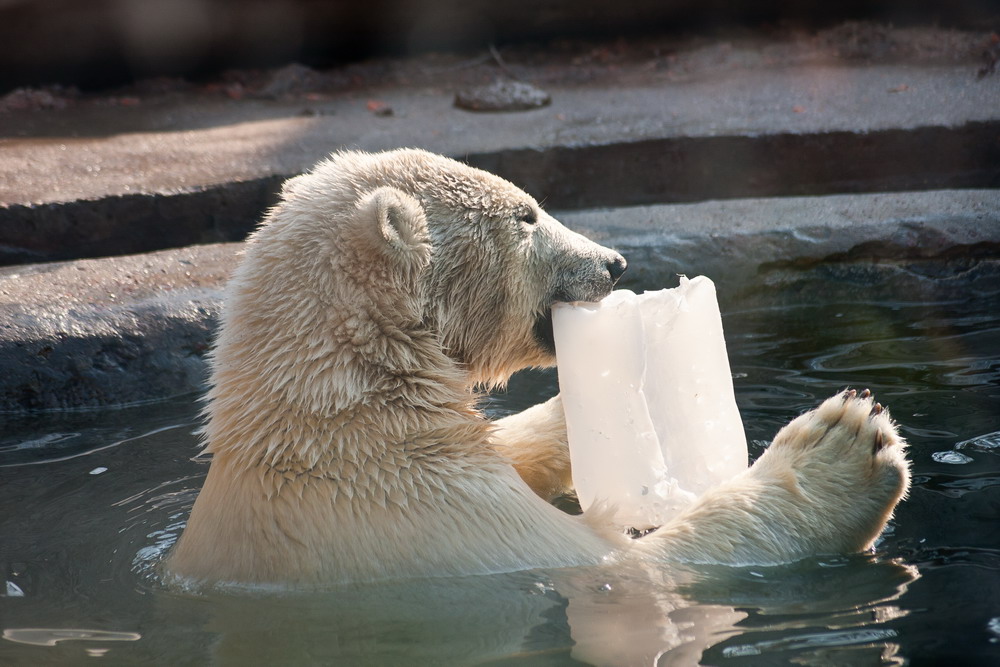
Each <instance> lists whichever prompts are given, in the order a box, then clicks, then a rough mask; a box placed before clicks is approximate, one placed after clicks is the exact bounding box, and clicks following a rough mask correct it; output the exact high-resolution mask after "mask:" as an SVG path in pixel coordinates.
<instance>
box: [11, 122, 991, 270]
mask: <svg viewBox="0 0 1000 667" xmlns="http://www.w3.org/2000/svg"><path fill="white" fill-rule="evenodd" d="M454 157H456V158H457V159H460V160H463V161H465V162H467V163H469V164H471V165H472V166H475V167H479V168H481V169H485V170H486V171H490V172H492V173H495V174H498V175H500V176H502V177H504V178H506V179H508V180H510V181H511V182H513V183H515V184H517V185H518V186H519V187H522V188H524V189H525V190H526V191H527V192H529V193H531V194H532V195H534V196H536V197H537V198H539V199H540V200H544V202H545V204H546V206H548V207H549V208H555V209H585V208H592V207H598V206H632V205H640V204H649V203H653V202H692V201H704V200H711V199H729V198H740V197H777V196H799V195H823V194H831V193H865V192H886V191H916V190H927V189H946V188H998V187H1000V121H987V122H970V123H966V124H963V125H961V126H957V127H942V126H931V127H919V128H914V129H908V130H900V129H894V130H882V131H876V132H822V133H802V134H796V133H784V134H767V135H754V136H714V137H713V136H706V137H669V138H660V139H651V140H643V141H635V142H618V143H609V144H588V145H565V146H552V147H547V148H539V149H533V148H532V149H529V148H519V149H510V150H502V151H497V152H491V153H476V154H468V155H458V156H454ZM293 175H294V174H275V175H270V176H266V177H261V178H258V179H252V180H246V181H238V182H231V183H224V184H220V185H215V186H209V187H205V188H200V189H194V190H191V191H187V192H181V193H173V194H157V193H153V194H136V195H127V196H114V197H105V198H101V199H95V200H78V201H72V202H66V203H49V204H41V205H35V206H29V205H21V204H16V205H10V206H7V207H0V265H3V264H8V265H9V264H18V263H25V262H41V261H54V260H65V259H74V258H80V257H102V256H108V255H120V254H130V253H137V252H148V251H151V250H157V249H162V248H177V247H184V246H187V245H191V244H196V243H214V242H224V241H238V240H241V239H243V238H245V237H246V235H247V234H248V233H249V232H250V231H251V230H252V229H253V228H254V226H255V225H256V223H257V221H258V220H259V219H260V216H261V214H262V213H263V211H264V210H266V208H267V207H268V206H270V205H272V204H273V203H274V201H275V198H276V193H277V192H278V190H279V188H280V184H281V182H282V181H283V180H284V179H285V178H287V177H289V176H293Z"/></svg>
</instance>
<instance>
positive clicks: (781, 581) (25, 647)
mask: <svg viewBox="0 0 1000 667" xmlns="http://www.w3.org/2000/svg"><path fill="white" fill-rule="evenodd" d="M959 268H960V269H961V273H962V275H961V276H959V275H957V273H958V272H954V271H953V272H948V271H944V270H935V271H932V270H930V269H927V268H924V269H922V270H916V269H914V268H913V267H909V266H897V265H891V264H887V265H879V266H875V267H871V266H868V267H864V270H861V271H858V270H854V269H853V268H852V267H851V266H850V265H836V266H820V267H816V268H814V269H812V270H810V271H806V272H792V271H784V270H782V271H774V272H771V273H770V274H767V275H764V276H762V277H761V280H760V285H758V286H749V287H748V286H726V285H725V284H724V283H720V284H719V294H720V299H721V300H722V302H723V303H722V307H723V312H724V313H726V316H725V324H726V332H727V337H728V338H729V341H728V343H729V350H730V354H731V356H732V369H733V372H734V375H735V376H736V381H735V384H736V391H737V400H738V402H739V405H740V408H741V411H742V414H743V418H744V421H745V422H746V425H747V435H748V439H749V440H750V441H751V454H752V455H753V456H757V455H759V454H760V452H761V451H762V450H763V448H764V447H765V446H766V445H767V443H768V442H769V441H770V438H771V437H773V435H774V433H775V432H776V431H777V429H778V428H779V427H780V426H781V425H783V424H784V423H786V422H787V421H788V420H789V419H790V418H792V417H794V416H795V415H796V414H798V413H799V412H802V411H804V410H806V409H808V408H810V407H812V406H813V405H815V404H816V403H817V402H818V401H819V400H821V399H822V398H824V397H825V396H827V395H829V394H832V393H833V392H835V391H836V390H838V389H840V388H841V387H843V386H846V385H851V386H856V387H860V386H869V387H871V388H872V389H873V391H875V392H876V394H877V395H878V396H879V399H880V400H881V401H883V402H884V403H887V404H888V405H889V406H890V407H891V409H892V411H893V414H894V416H895V417H896V418H897V419H898V420H899V421H900V422H901V424H902V427H903V430H904V433H905V435H906V437H907V438H908V439H909V441H910V443H911V458H912V459H913V462H914V482H915V488H914V490H913V492H912V494H911V497H910V499H909V500H908V501H907V502H906V503H904V504H903V505H902V506H901V507H900V509H899V511H898V513H897V517H896V519H895V520H894V522H893V523H892V524H891V525H890V530H889V531H888V532H887V534H886V535H885V536H884V537H883V538H882V540H881V541H880V543H879V545H878V553H877V554H876V555H860V556H852V557H837V558H815V559H810V560H807V561H803V562H801V563H796V564H793V565H788V566H783V567H768V568H712V567H705V566H699V567H680V566H670V565H663V566H656V567H653V566H649V565H636V564H633V565H628V566H625V565H621V564H609V565H607V566H604V567H598V568H570V569H565V570H558V571H545V572H521V573H514V574H505V575H494V576H485V577H468V578H461V579H441V580H425V581H417V582H397V583H386V584H382V585H373V586H356V587H344V588H338V589H335V590H331V591H325V592H314V593H289V592H270V593H268V592H264V591H257V592H253V593H247V592H243V593H238V594H237V593H234V592H229V593H222V592H216V593H212V594H207V595H192V594H187V593H184V592H180V591H175V590H167V589H164V588H163V587H162V586H161V585H160V583H159V581H158V579H157V576H156V566H157V563H158V562H159V561H160V559H161V558H162V556H163V554H164V553H165V552H166V550H167V549H169V547H170V545H171V544H172V543H173V542H174V540H176V538H177V535H178V534H179V533H180V531H181V530H182V528H183V525H184V521H185V520H186V518H187V515H188V513H189V512H190V508H191V505H192V503H193V501H194V498H195V496H196V494H197V491H198V488H199V487H200V485H201V482H202V479H203V477H204V475H205V473H206V471H207V466H206V465H205V464H204V463H200V462H197V461H194V460H192V457H194V456H195V454H196V453H197V447H196V444H197V443H196V438H195V437H194V436H193V435H192V432H193V431H194V430H195V429H196V428H197V427H198V419H197V405H196V404H195V403H194V401H193V397H186V398H184V399H181V400H176V401H168V402H164V403H162V404H158V405H155V406H138V407H133V408H127V409H120V410H109V411H101V412H91V413H86V412H81V413H67V414H55V415H46V416H45V417H44V418H43V419H41V420H39V419H37V418H34V419H32V418H23V419H22V418H16V419H15V418H4V422H3V429H2V433H0V508H3V511H0V578H2V579H3V580H4V581H5V582H6V586H5V587H4V588H3V589H0V590H3V591H5V594H3V595H0V625H2V626H3V629H4V630H5V635H4V639H3V640H0V663H3V664H8V663H10V664H28V665H33V664H40V663H41V664H77V663H79V662H80V661H81V660H84V659H85V658H88V657H103V659H105V660H110V661H112V662H113V663H115V664H142V663H159V664H192V663H195V664H198V663H206V662H215V663H219V664H267V663H271V664H351V665H356V664H359V665H364V664H509V663H513V662H517V663H518V664H529V665H542V664H544V665H559V664H565V665H571V664H594V665H633V664H635V665H651V664H661V665H691V664H698V663H701V664H711V665H754V666H756V665H760V664H788V663H794V664H806V665H829V664H898V663H900V662H902V661H911V662H919V661H921V660H923V661H925V662H929V663H935V662H936V663H940V664H977V663H986V664H988V663H989V661H990V660H991V659H995V658H996V657H997V655H998V653H997V650H998V649H1000V642H998V641H997V638H998V637H1000V631H997V630H996V627H998V623H1000V622H998V621H997V612H996V608H995V602H994V601H995V600H997V599H1000V577H997V576H996V573H997V572H998V571H1000V549H998V548H997V545H998V544H1000V521H998V520H997V519H998V518H1000V515H998V514H997V508H998V507H1000V495H998V493H1000V484H998V483H997V480H1000V446H998V445H997V443H998V442H1000V436H998V434H1000V421H998V420H1000V416H998V415H1000V359H998V356H1000V355H998V350H1000V263H995V262H994V263H992V264H991V263H989V262H981V263H979V264H976V265H970V266H967V267H959ZM628 287H630V288H632V289H635V288H637V287H638V288H639V289H641V288H642V287H643V286H636V285H629V286H628ZM727 294H728V295H730V296H729V301H728V303H727V302H726V300H727ZM555 391H556V386H555V377H554V374H553V373H551V372H541V373H537V372H536V373H529V374H523V375H521V376H518V377H516V378H515V379H514V380H513V381H512V382H511V386H510V390H509V392H508V393H506V394H498V395H496V396H493V397H490V398H489V399H488V400H487V401H486V406H487V409H488V410H489V411H490V412H491V414H493V415H494V416H497V415H502V414H506V413H510V412H514V411H517V410H520V409H523V408H524V407H527V406H529V405H532V404H534V403H537V402H538V401H540V400H543V399H544V398H546V397H547V396H549V395H551V394H552V393H554V392H555ZM940 453H953V454H960V455H961V456H962V457H964V458H963V459H962V461H961V463H956V461H955V460H954V459H951V458H950V457H945V460H941V459H942V456H940ZM936 454H937V456H936ZM966 458H967V459H968V460H965V459H966ZM3 466H6V467H3ZM97 471H100V472H99V473H98V472H97ZM59 628H70V629H72V628H80V629H81V630H60V629H59ZM87 628H89V629H90V630H82V629H87ZM77 632H88V633H91V635H90V636H89V637H87V639H86V641H73V640H74V639H76V640H81V639H83V637H82V636H72V637H71V636H60V635H58V634H57V633H77ZM24 633H29V634H24ZM30 633H41V634H36V635H32V634H30ZM45 633H49V634H45ZM140 635H141V636H140ZM115 636H119V640H115V639H114V637H115ZM32 637H34V639H35V641H32V642H29V643H25V642H24V641H23V640H24V639H25V638H28V639H31V638H32ZM125 637H127V638H129V641H121V640H120V639H121V638H125Z"/></svg>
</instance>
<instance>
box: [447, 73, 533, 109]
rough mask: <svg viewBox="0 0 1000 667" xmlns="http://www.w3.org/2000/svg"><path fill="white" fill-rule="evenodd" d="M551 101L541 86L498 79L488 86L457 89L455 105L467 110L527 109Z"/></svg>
mask: <svg viewBox="0 0 1000 667" xmlns="http://www.w3.org/2000/svg"><path fill="white" fill-rule="evenodd" d="M551 102H552V98H551V97H550V96H549V94H548V93H547V92H545V91H544V90H542V89H541V88H536V87H535V86H533V85H531V84H530V83H524V82H523V81H510V80H505V79H499V80H497V81H494V82H493V83H491V84H489V85H488V86H477V87H475V88H469V89H467V90H462V91H459V92H458V93H457V94H456V95H455V106H456V107H458V108H460V109H465V110H467V111H528V110H530V109H539V108H541V107H544V106H547V105H548V104H550V103H551Z"/></svg>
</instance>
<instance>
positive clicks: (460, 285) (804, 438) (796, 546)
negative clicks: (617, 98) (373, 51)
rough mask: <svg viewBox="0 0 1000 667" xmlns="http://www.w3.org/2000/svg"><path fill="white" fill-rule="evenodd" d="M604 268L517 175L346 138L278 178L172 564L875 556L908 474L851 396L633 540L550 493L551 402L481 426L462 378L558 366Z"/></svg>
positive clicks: (218, 365)
mask: <svg viewBox="0 0 1000 667" xmlns="http://www.w3.org/2000/svg"><path fill="white" fill-rule="evenodd" d="M616 261H620V257H619V256H618V255H617V254H616V253H614V252H613V251H610V250H608V249H606V248H602V247H601V246H598V245H596V244H594V243H592V242H591V241H589V240H587V239H585V238H584V237H582V236H579V235H578V234H575V233H573V232H571V231H570V230H568V229H566V228H565V227H563V226H562V225H560V224H559V223H558V222H557V221H555V220H554V219H553V218H551V217H550V216H548V215H547V214H545V213H544V212H543V211H541V209H540V208H539V207H538V204H537V203H536V202H535V201H534V200H533V199H531V198H530V197H529V196H528V195H526V194H525V193H523V192H521V191H520V190H518V189H517V188H515V187H514V186H513V185H511V184H510V183H507V182H506V181H503V180H502V179H499V178H497V177H496V176H492V175H490V174H487V173H485V172H481V171H478V170H475V169H472V168H469V167H467V166H464V165H461V164H459V163H457V162H454V161H452V160H448V159H446V158H442V157H440V156H435V155H431V154H429V153H425V152H422V151H414V150H404V151H393V152H388V153H381V154H364V153H341V154H337V155H335V156H333V157H332V158H331V159H330V160H328V161H326V162H324V163H322V164H320V165H319V166H317V168H316V169H315V170H314V171H312V172H311V173H308V174H305V175H303V176H299V177H297V178H295V179H292V180H290V181H289V182H288V183H287V184H286V185H285V187H284V190H283V197H282V201H281V203H279V204H278V206H276V207H275V208H274V209H273V210H272V211H271V212H270V213H269V214H268V216H267V218H266V219H265V221H264V223H263V224H262V225H261V227H260V228H259V229H258V230H257V232H256V233H255V234H254V235H253V237H252V238H251V239H250V240H249V241H248V243H247V250H246V255H245V258H244V260H243V262H242V264H241V265H240V267H239V268H238V270H237V271H236V273H235V275H234V277H233V279H232V281H231V283H230V286H229V288H228V298H227V303H226V307H225V310H224V313H223V317H222V326H221V329H220V333H219V337H218V340H217V342H216V346H215V349H214V352H213V358H212V367H213V373H212V389H211V390H210V392H209V394H208V407H207V409H206V414H207V417H208V423H207V426H206V428H205V439H206V449H207V450H208V451H209V452H211V453H212V456H213V460H212V464H211V468H210V470H209V473H208V477H207V479H206V480H205V485H204V488H203V489H202V492H201V494H200V495H199V497H198V500H197V502H196V503H195V506H194V509H193V510H192V514H191V518H190V520H189V522H188V526H187V528H186V530H185V531H184V534H183V535H182V537H181V539H180V540H179V542H178V544H177V546H176V548H175V549H174V551H173V553H172V554H171V556H170V558H169V560H168V563H167V567H168V569H169V571H170V572H171V573H172V574H173V575H175V576H177V577H180V578H183V579H185V580H188V581H193V582H198V583H202V584H215V583H221V582H237V583H243V584H282V585H320V584H333V583H342V582H353V581H369V580H378V579H389V578H406V577H422V576H447V575H460V574H477V573H487V572H500V571H513V570H518V569H526V568H537V567H560V566H568V565H578V564H591V563H598V562H601V561H602V560H608V559H615V558H633V557H634V558H640V559H657V560H660V559H680V560H694V561H705V562H721V563H750V562H767V563H771V562H779V561H787V560H792V559H796V558H800V557H802V556H805V555H808V554H811V553H818V552H838V553H839V552H849V551H856V550H859V549H863V548H865V547H867V546H868V545H869V544H870V543H871V542H872V541H873V540H874V539H875V537H876V536H877V535H878V534H879V532H880V531H881V529H882V527H883V526H884V524H885V521H886V520H887V519H888V518H889V516H890V514H891V512H892V508H893V507H894V506H895V504H896V503H897V502H898V501H899V499H900V498H901V497H902V495H903V494H904V493H905V490H906V488H907V485H908V474H907V466H906V462H905V459H904V457H903V453H902V441H901V440H900V439H899V437H898V435H897V434H896V432H895V429H894V427H893V424H892V423H891V422H890V421H889V419H888V417H887V416H886V414H885V413H882V414H875V415H874V416H869V412H870V411H871V409H872V403H871V400H870V399H867V398H865V399H862V398H859V397H855V396H852V395H847V394H842V395H839V396H837V397H834V398H832V399H830V400H828V401H827V402H826V403H824V404H823V405H822V406H821V407H820V408H819V409H818V410H816V411H813V412H811V413H809V414H807V415H804V416H803V417H800V418H798V419H797V420H795V421H793V422H792V423H791V424H789V425H788V426H787V427H785V429H784V430H782V432H781V433H779V435H778V437H777V438H776V439H775V442H774V445H772V447H771V449H770V450H769V451H768V452H767V454H765V455H764V456H763V457H761V459H760V460H759V461H758V462H757V463H756V464H755V465H754V466H753V467H752V468H750V469H749V470H748V471H747V472H746V473H744V474H743V475H741V476H739V477H738V478H736V479H734V480H732V481H731V482H729V483H727V484H724V485H721V486H719V487H718V488H716V489H714V490H712V491H710V492H709V493H707V494H706V495H705V497H704V498H702V499H701V501H700V502H699V503H697V504H696V505H695V506H694V507H693V508H691V510H689V511H688V512H686V513H685V514H684V515H683V516H681V517H679V518H678V519H677V520H675V521H673V522H671V523H670V524H669V525H667V526H664V527H662V528H661V529H659V530H658V531H656V532H654V533H652V534H651V535H649V536H647V537H645V538H643V539H641V540H635V541H633V540H628V539H626V538H625V537H624V536H622V535H619V534H616V533H613V532H611V531H609V530H608V527H607V524H606V522H605V521H604V516H603V515H601V514H600V513H599V512H593V511H591V512H588V513H587V515H585V516H584V517H571V516H568V515H566V514H564V513H562V512H560V511H558V510H556V509H555V508H553V507H552V506H550V505H549V504H547V503H546V502H545V500H543V498H545V499H548V498H551V497H553V496H555V495H557V494H558V493H560V492H562V491H564V490H565V489H566V487H567V486H568V484H569V482H570V471H569V458H568V455H567V452H566V429H565V423H564V419H563V416H562V410H561V405H560V403H559V401H558V398H557V399H553V400H552V401H549V402H547V403H545V404H542V405H540V406H536V407H534V408H531V409H529V410H527V411H525V412H524V413H521V414H520V415H515V416H513V417H509V418H507V419H505V420H500V421H499V422H497V423H495V424H494V423H490V422H489V421H488V420H487V419H485V417H484V416H483V415H482V414H481V413H480V412H479V411H478V410H477V408H476V394H475V391H474V389H475V387H476V386H477V385H487V386H489V385H495V384H502V383H503V382H505V381H506V379H507V378H508V377H509V376H510V374H512V373H513V372H515V371H516V370H519V369H520V368H524V367H526V366H534V365H548V364H551V363H553V361H554V360H553V358H552V355H551V351H550V350H549V349H548V348H547V347H546V345H545V344H543V343H542V342H540V338H539V334H538V331H539V329H538V328H537V326H536V324H537V323H538V322H540V321H542V320H541V318H542V317H543V316H544V314H545V312H546V310H547V308H548V307H550V306H551V303H552V301H553V300H555V299H569V298H589V299H596V298H600V297H601V296H603V295H604V294H606V293H607V292H608V291H609V290H610V289H611V287H612V285H613V283H614V279H613V278H612V277H610V276H609V271H608V267H609V266H610V265H611V264H612V263H613V262H616ZM876 442H878V443H880V444H881V447H879V448H877V449H876V448H875V444H876ZM539 496H542V498H540V497H539Z"/></svg>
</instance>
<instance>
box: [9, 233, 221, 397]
mask: <svg viewBox="0 0 1000 667" xmlns="http://www.w3.org/2000/svg"><path fill="white" fill-rule="evenodd" d="M239 248H240V244H217V245H211V246H197V247H192V248H184V249H181V250H172V251H165V252H158V253H151V254H149V255H134V256H128V257H115V258H109V259H102V260H81V261H76V262H65V263H59V264H42V265H27V266H18V267H11V268H9V269H5V270H3V271H2V272H0V377H2V378H3V379H2V380H0V413H2V412H26V411H38V410H65V409H76V408H87V407H98V406H108V405H124V404H129V403H135V402H140V401H148V400H155V399H162V398H165V397H167V396H171V395H176V394H181V393H186V392H190V391H196V390H198V389H200V388H201V387H202V386H203V384H204V382H205V379H206V363H205V355H206V354H207V352H208V350H209V348H210V346H211V341H212V335H213V334H214V331H215V327H216V322H217V319H218V315H219V310H220V307H221V303H222V287H223V285H224V283H225V281H226V279H227V278H228V275H229V273H230V271H231V269H232V268H233V267H234V266H235V264H236V261H237V253H238V250H239Z"/></svg>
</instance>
